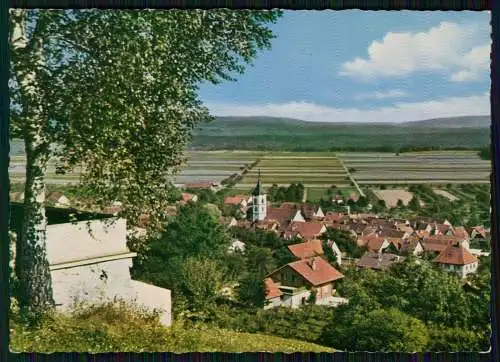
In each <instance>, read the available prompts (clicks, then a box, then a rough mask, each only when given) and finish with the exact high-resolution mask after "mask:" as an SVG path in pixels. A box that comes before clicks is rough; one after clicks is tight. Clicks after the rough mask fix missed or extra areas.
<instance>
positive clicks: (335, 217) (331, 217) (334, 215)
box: [325, 211, 345, 223]
mask: <svg viewBox="0 0 500 362" xmlns="http://www.w3.org/2000/svg"><path fill="white" fill-rule="evenodd" d="M343 219H345V215H344V214H342V213H340V212H332V211H328V212H327V213H326V214H325V220H327V221H329V222H332V223H340V222H341V221H342V220H343Z"/></svg>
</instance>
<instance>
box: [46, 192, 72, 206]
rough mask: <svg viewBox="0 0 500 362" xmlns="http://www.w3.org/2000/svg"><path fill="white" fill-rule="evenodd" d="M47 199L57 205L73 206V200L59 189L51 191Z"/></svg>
mask: <svg viewBox="0 0 500 362" xmlns="http://www.w3.org/2000/svg"><path fill="white" fill-rule="evenodd" d="M46 200H47V201H48V202H50V203H51V204H53V205H54V206H55V207H69V206H71V201H70V200H69V199H68V198H67V197H66V196H64V195H63V194H62V193H61V192H59V191H54V192H51V193H50V194H49V195H48V196H47V198H46Z"/></svg>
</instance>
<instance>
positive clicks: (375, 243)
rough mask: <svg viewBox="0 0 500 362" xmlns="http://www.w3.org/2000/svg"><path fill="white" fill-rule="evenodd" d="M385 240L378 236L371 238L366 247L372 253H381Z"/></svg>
mask: <svg viewBox="0 0 500 362" xmlns="http://www.w3.org/2000/svg"><path fill="white" fill-rule="evenodd" d="M384 241H385V238H381V237H378V236H375V237H370V238H369V239H368V242H367V243H366V247H367V248H368V250H370V251H379V250H380V248H381V247H382V245H383V244H384Z"/></svg>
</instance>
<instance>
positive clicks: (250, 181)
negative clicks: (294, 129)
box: [235, 153, 350, 189]
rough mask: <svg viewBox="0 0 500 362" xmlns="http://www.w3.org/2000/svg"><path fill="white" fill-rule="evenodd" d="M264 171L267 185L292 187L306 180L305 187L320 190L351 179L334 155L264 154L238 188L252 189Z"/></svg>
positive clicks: (264, 182) (338, 185)
mask: <svg viewBox="0 0 500 362" xmlns="http://www.w3.org/2000/svg"><path fill="white" fill-rule="evenodd" d="M259 170H260V176H261V181H262V184H263V186H264V187H270V186H272V185H273V184H277V185H279V186H282V185H284V186H288V185H289V184H291V183H302V184H303V185H304V186H305V187H312V188H316V189H323V188H328V187H330V186H332V185H336V186H337V187H349V185H350V179H349V176H348V174H347V173H346V171H345V169H344V167H343V166H342V163H341V162H340V160H339V159H338V158H336V157H333V156H327V155H324V156H323V155H316V154H308V155H307V154H305V155H303V154H298V153H289V154H285V153H280V154H277V153H269V154H266V155H265V156H263V157H262V158H261V160H260V162H259V163H258V165H257V166H255V167H254V168H253V169H252V170H250V171H249V172H248V173H247V174H246V175H245V177H244V178H243V180H242V181H241V182H240V183H239V184H238V185H236V186H235V187H237V188H239V189H250V188H252V187H253V186H254V185H255V183H256V182H257V178H258V173H259Z"/></svg>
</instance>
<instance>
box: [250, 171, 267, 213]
mask: <svg viewBox="0 0 500 362" xmlns="http://www.w3.org/2000/svg"><path fill="white" fill-rule="evenodd" d="M252 200H253V203H252V211H253V213H252V221H262V220H264V219H265V218H266V214H267V199H266V195H265V194H264V192H263V190H262V184H261V182H260V169H259V175H258V177H257V185H255V188H254V190H253V192H252Z"/></svg>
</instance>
